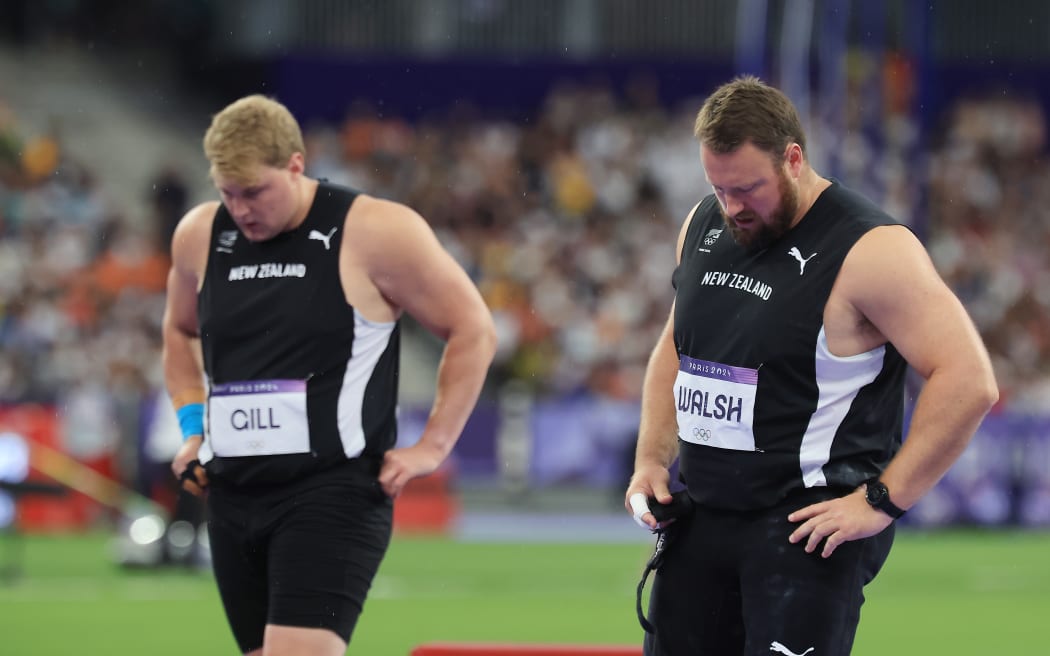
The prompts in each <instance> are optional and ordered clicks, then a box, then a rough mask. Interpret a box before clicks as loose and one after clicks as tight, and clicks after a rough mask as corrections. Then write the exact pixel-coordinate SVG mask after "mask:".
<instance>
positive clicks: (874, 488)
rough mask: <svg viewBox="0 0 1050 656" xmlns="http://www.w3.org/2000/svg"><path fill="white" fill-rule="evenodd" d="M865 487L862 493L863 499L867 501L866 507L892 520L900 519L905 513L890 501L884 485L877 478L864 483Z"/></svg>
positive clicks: (888, 492)
mask: <svg viewBox="0 0 1050 656" xmlns="http://www.w3.org/2000/svg"><path fill="white" fill-rule="evenodd" d="M865 486H866V487H867V489H866V491H865V493H864V498H865V499H867V501H868V505H870V506H871V507H872V508H876V509H878V510H881V511H882V512H884V513H886V514H887V515H889V516H890V517H892V518H894V519H900V518H901V517H902V516H904V513H905V511H904V510H902V509H901V508H899V507H898V506H897V505H895V504H894V503H893V502H892V501H890V491H889V489H888V488H887V487H886V484H885V483H883V482H882V481H880V480H879V479H877V478H873V479H871V480H869V481H868V482H867V483H865Z"/></svg>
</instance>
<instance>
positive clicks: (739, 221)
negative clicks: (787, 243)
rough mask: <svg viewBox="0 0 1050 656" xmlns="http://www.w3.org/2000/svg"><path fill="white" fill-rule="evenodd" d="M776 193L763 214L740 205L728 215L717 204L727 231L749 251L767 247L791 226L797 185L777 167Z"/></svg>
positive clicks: (796, 207) (794, 211)
mask: <svg viewBox="0 0 1050 656" xmlns="http://www.w3.org/2000/svg"><path fill="white" fill-rule="evenodd" d="M777 195H778V196H779V202H777V204H776V206H774V207H773V209H772V210H771V211H769V212H768V213H767V214H765V215H762V214H760V213H759V212H757V211H756V210H753V209H751V208H750V207H749V206H747V205H744V206H743V209H741V210H740V211H739V212H737V213H736V214H735V215H733V216H730V215H729V214H728V213H727V212H726V207H725V205H724V204H719V207H720V208H721V211H722V218H723V219H724V220H725V222H726V226H727V227H728V228H729V234H730V235H732V237H733V239H734V240H736V242H737V243H738V244H740V245H741V246H743V247H744V249H745V250H747V251H748V252H749V253H755V252H758V251H761V250H764V249H766V248H769V246H770V245H771V244H773V243H774V242H776V241H777V240H778V239H780V238H781V237H782V236H784V233H786V232H787V231H788V230H790V229H791V224H792V222H793V221H794V218H795V214H796V213H797V212H798V204H799V203H798V189H796V188H795V186H794V185H792V184H791V181H790V180H788V177H787V175H785V174H784V172H783V171H777Z"/></svg>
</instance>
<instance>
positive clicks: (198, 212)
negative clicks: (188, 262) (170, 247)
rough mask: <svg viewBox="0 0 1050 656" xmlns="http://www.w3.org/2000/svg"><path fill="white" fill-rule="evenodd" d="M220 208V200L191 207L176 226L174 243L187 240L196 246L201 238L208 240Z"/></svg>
mask: <svg viewBox="0 0 1050 656" xmlns="http://www.w3.org/2000/svg"><path fill="white" fill-rule="evenodd" d="M218 209H219V201H208V202H206V203H201V204H200V205H196V206H194V207H192V208H190V210H189V211H188V212H186V214H185V215H183V217H182V219H181V220H179V224H178V226H176V228H175V236H174V240H173V243H174V244H175V245H176V246H177V245H178V244H179V242H180V241H183V240H187V241H190V242H192V243H193V245H194V246H196V245H197V242H198V241H199V240H201V239H204V240H207V239H208V237H209V236H210V235H211V226H212V223H213V222H214V221H215V213H216V212H217V211H218Z"/></svg>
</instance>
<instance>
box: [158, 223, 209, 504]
mask: <svg viewBox="0 0 1050 656" xmlns="http://www.w3.org/2000/svg"><path fill="white" fill-rule="evenodd" d="M216 206H217V204H216V203H205V204H204V205H200V206H197V207H195V208H193V209H192V210H190V211H189V212H188V213H187V214H186V216H185V217H183V219H182V220H181V221H180V222H179V225H178V227H177V228H176V230H175V234H174V236H173V237H172V252H171V260H172V265H171V270H170V271H169V272H168V289H167V297H166V301H165V306H164V319H163V322H162V327H161V330H162V336H163V340H164V344H163V352H162V362H163V367H164V383H165V386H166V387H167V391H168V394H169V395H170V396H171V398H172V402H173V403H174V405H175V406H176V408H178V407H180V406H182V405H184V404H186V403H195V402H200V401H203V400H204V374H203V367H202V364H201V353H200V340H199V338H198V325H197V290H198V288H199V286H200V280H201V279H202V277H203V274H204V265H205V262H206V261H207V248H208V238H209V234H210V231H211V221H212V217H213V216H214V214H215V209H216ZM202 439H203V436H195V437H190V438H189V439H187V440H186V441H185V442H184V443H183V445H182V448H181V449H179V451H178V453H177V454H176V456H175V459H174V460H173V461H172V471H173V472H174V473H175V475H176V476H179V475H181V474H182V472H183V471H184V470H185V469H186V465H187V463H189V462H190V461H191V460H193V459H195V458H196V457H197V450H198V448H199V447H200V444H201V440H202ZM191 491H194V492H199V490H191Z"/></svg>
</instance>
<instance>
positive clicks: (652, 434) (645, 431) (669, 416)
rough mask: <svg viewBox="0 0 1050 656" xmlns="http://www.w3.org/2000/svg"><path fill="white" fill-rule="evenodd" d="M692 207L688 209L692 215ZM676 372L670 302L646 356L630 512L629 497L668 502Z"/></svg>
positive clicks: (682, 236)
mask: <svg viewBox="0 0 1050 656" xmlns="http://www.w3.org/2000/svg"><path fill="white" fill-rule="evenodd" d="M695 211H696V208H695V207H694V208H693V210H692V211H690V212H689V217H692V215H693V212H695ZM689 223H690V218H688V217H687V218H686V220H685V221H684V222H683V223H682V229H681V231H680V232H679V234H678V244H677V247H676V250H675V252H676V261H677V262H678V263H679V264H680V263H681V261H682V255H681V254H682V245H683V244H684V243H685V236H686V233H687V232H688V230H689ZM677 375H678V349H677V348H676V347H675V344H674V303H672V304H671V312H670V314H669V315H668V317H667V323H666V324H664V329H663V331H662V332H661V333H660V338H659V339H658V340H657V342H656V346H655V347H654V348H653V352H652V354H651V355H650V356H649V362H648V364H647V365H646V369H645V380H644V382H643V384H642V417H641V421H640V422H639V425H638V446H637V447H636V449H635V456H634V475H633V476H631V482H630V483H629V484H628V486H627V493H626V494H625V496H624V507H625V508H627V511H628V512H631V513H632V514H633V510H632V508H631V502H630V499H631V496H632V495H634V494H639V493H640V494H644V495H645V496H647V497H649V496H654V497H656V498H657V500H658V501H659V502H660V503H670V502H671V492H670V490H669V489H668V484H669V482H670V474H669V472H668V469H669V468H670V466H671V464H672V463H673V462H674V460H675V458H677V457H678V418H677V415H676V414H675V407H674V394H673V393H672V390H673V389H674V381H675V378H676V377H677ZM642 520H643V521H645V522H646V523H647V524H649V526H650V527H652V528H656V519H655V518H654V517H653V516H652V515H651V514H645V515H644V516H643V517H642Z"/></svg>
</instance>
